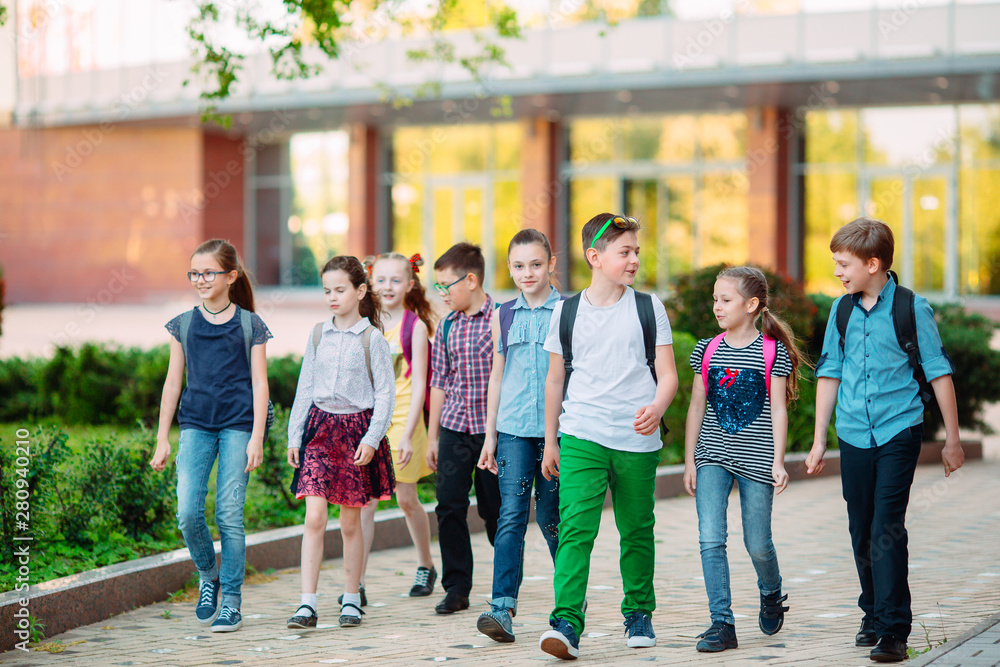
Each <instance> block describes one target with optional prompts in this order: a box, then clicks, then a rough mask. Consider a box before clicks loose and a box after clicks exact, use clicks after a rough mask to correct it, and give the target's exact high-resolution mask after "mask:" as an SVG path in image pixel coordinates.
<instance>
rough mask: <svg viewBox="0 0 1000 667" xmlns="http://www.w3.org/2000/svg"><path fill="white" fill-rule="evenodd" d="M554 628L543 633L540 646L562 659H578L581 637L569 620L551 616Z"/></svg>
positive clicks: (539, 641) (550, 620)
mask: <svg viewBox="0 0 1000 667" xmlns="http://www.w3.org/2000/svg"><path fill="white" fill-rule="evenodd" d="M549 625H551V626H552V629H551V630H549V631H548V632H546V633H545V634H543V635H542V638H541V639H539V640H538V646H539V648H541V649H542V650H543V651H545V652H546V653H548V654H549V655H554V656H555V657H557V658H560V659H562V660H576V659H577V657H579V655H580V638H579V637H577V636H576V630H574V629H573V626H572V625H570V624H569V623H568V622H567V621H564V620H562V619H558V618H550V619H549Z"/></svg>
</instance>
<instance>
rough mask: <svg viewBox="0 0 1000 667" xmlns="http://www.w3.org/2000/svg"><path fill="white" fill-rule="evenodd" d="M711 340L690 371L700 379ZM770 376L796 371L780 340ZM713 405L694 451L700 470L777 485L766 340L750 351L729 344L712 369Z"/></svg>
mask: <svg viewBox="0 0 1000 667" xmlns="http://www.w3.org/2000/svg"><path fill="white" fill-rule="evenodd" d="M711 340H712V339H711V338H705V339H703V340H700V341H698V344H697V345H696V346H695V348H694V352H692V353H691V360H690V363H691V368H693V369H694V372H695V375H697V376H698V377H700V376H701V359H702V357H703V356H704V354H705V348H706V347H707V346H708V344H709V343H710V342H711ZM775 347H776V350H775V352H776V355H775V359H774V366H773V367H772V368H771V377H772V378H774V377H786V376H788V375H790V374H791V372H792V362H791V360H790V359H789V358H788V350H786V349H785V346H784V345H782V344H781V342H780V341H776V345H775ZM707 398H708V401H707V405H706V408H705V417H704V419H703V420H702V422H701V432H700V433H699V434H698V445H697V447H695V450H694V461H695V465H696V466H697V467H699V468H700V467H702V466H704V465H718V466H722V467H723V468H725V469H726V470H728V471H729V472H731V473H733V474H735V475H740V476H741V477H745V478H747V479H750V480H753V481H755V482H761V483H762V484H773V483H774V480H773V479H772V477H771V466H772V464H773V463H774V435H773V431H772V429H771V403H770V401H769V400H768V396H767V386H766V385H765V383H764V337H763V336H761V335H758V336H757V338H755V339H754V341H753V342H752V343H750V344H749V345H747V346H746V347H739V348H736V347H732V346H730V345H729V344H728V343H726V341H725V339H723V340H722V342H721V343H720V344H719V348H718V349H717V350H716V351H715V354H713V355H712V359H711V361H710V362H709V368H708V397H707Z"/></svg>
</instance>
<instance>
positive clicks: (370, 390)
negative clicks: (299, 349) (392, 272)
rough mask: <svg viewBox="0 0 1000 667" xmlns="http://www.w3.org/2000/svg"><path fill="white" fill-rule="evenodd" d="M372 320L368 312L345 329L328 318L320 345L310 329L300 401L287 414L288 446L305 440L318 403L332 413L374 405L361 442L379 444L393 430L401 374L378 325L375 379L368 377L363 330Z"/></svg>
mask: <svg viewBox="0 0 1000 667" xmlns="http://www.w3.org/2000/svg"><path fill="white" fill-rule="evenodd" d="M370 324H371V323H370V322H369V321H368V318H367V317H362V318H361V319H360V320H359V321H358V322H357V323H356V324H355V325H354V326H352V327H351V328H349V329H343V330H341V329H338V328H337V327H335V326H334V324H333V320H332V319H329V320H327V321H326V322H324V323H323V329H322V335H321V336H320V340H319V345H318V346H317V347H316V349H313V336H312V330H311V329H310V331H309V340H308V341H307V343H306V353H305V355H304V356H303V358H302V369H301V370H300V371H299V384H298V386H297V387H296V389H295V401H294V402H293V403H292V412H291V414H290V415H289V416H288V447H289V449H291V448H297V447H300V446H301V445H302V433H303V431H304V430H305V427H306V419H307V418H308V416H309V408H310V407H312V405H313V404H315V405H316V407H318V408H319V409H320V410H324V411H326V412H329V413H331V414H352V413H355V412H361V411H362V410H368V409H373V412H372V419H371V424H369V426H368V432H367V433H365V436H364V437H363V438H362V439H361V444H363V445H369V446H371V447H375V448H378V445H379V443H380V442H381V441H382V438H384V437H385V434H386V432H387V431H388V430H389V425H390V423H391V421H392V411H393V409H394V407H395V405H396V375H395V372H394V371H393V367H392V355H391V354H390V352H389V343H388V342H386V340H385V336H383V335H382V332H381V331H379V330H378V329H373V330H372V332H371V340H370V341H369V344H368V349H369V354H370V356H371V367H372V381H371V382H369V381H368V368H367V366H366V365H365V349H364V344H363V343H362V334H363V333H364V331H365V329H367V328H368V327H369V326H370ZM373 384H374V387H373V386H372V385H373Z"/></svg>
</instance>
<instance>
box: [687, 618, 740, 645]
mask: <svg viewBox="0 0 1000 667" xmlns="http://www.w3.org/2000/svg"><path fill="white" fill-rule="evenodd" d="M698 639H699V640H700V641H699V642H698V646H697V647H696V648H697V649H698V652H699V653H718V652H720V651H725V650H726V649H728V648H737V647H738V646H739V643H738V642H737V641H736V626H735V625H729V624H728V623H724V622H723V621H712V627H710V628H709V629H708V630H705V632H703V633H701V634H700V635H698Z"/></svg>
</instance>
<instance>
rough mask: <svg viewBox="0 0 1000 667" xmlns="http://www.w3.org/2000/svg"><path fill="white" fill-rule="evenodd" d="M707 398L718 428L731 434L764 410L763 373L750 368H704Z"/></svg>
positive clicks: (738, 430)
mask: <svg viewBox="0 0 1000 667" xmlns="http://www.w3.org/2000/svg"><path fill="white" fill-rule="evenodd" d="M708 400H709V402H710V403H711V404H712V408H713V409H714V410H715V414H716V416H717V417H718V419H719V426H720V427H721V428H722V430H723V431H725V432H726V433H729V434H733V435H735V434H736V433H739V432H740V431H742V430H743V429H745V428H746V427H747V426H749V425H750V424H752V423H754V421H755V420H756V419H757V417H759V416H760V413H761V411H763V409H764V401H766V400H767V387H766V386H765V384H764V376H763V375H761V374H760V373H759V372H757V371H753V370H742V371H741V370H739V369H735V368H723V367H721V366H713V367H712V368H709V369H708Z"/></svg>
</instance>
